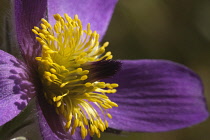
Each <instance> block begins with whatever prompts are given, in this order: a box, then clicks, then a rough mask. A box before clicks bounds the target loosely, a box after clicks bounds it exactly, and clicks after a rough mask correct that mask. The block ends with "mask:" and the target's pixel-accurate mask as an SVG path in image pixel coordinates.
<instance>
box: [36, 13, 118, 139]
mask: <svg viewBox="0 0 210 140" xmlns="http://www.w3.org/2000/svg"><path fill="white" fill-rule="evenodd" d="M54 18H55V20H56V23H55V25H54V27H52V26H51V25H50V24H49V23H48V22H47V21H46V20H45V19H42V20H41V21H42V23H41V27H42V28H38V27H34V29H32V31H33V32H34V33H35V34H37V35H38V37H36V40H37V41H39V42H40V44H41V45H42V55H41V56H40V57H36V60H37V61H39V67H38V69H39V74H40V78H41V81H42V84H43V88H44V95H45V98H46V99H47V101H48V102H49V103H50V104H52V105H54V106H55V110H56V112H57V113H58V114H59V115H61V116H62V118H64V121H65V129H66V131H70V132H71V135H73V134H74V132H75V129H76V128H77V127H80V128H81V137H82V138H83V139H84V138H85V137H86V136H87V134H88V133H89V134H90V135H91V136H93V135H94V134H96V135H97V136H98V137H100V132H101V131H102V132H103V131H104V130H105V129H106V128H107V127H108V122H107V120H106V117H109V118H112V116H111V115H110V114H109V113H108V112H107V109H110V108H112V107H117V106H118V105H117V104H116V103H114V102H112V101H111V100H110V99H109V98H108V97H107V96H106V93H115V92H116V89H115V88H116V87H118V84H116V83H105V82H101V81H100V79H102V78H106V77H108V76H111V75H113V74H114V73H115V72H116V71H117V70H118V69H119V67H120V63H119V62H116V61H113V60H110V59H112V55H111V52H107V53H105V48H106V47H107V46H108V42H106V43H104V44H103V46H101V47H99V41H98V40H99V34H98V33H97V32H96V31H94V32H92V30H91V29H90V24H88V25H87V29H86V30H83V29H82V23H81V21H80V20H79V19H78V16H77V15H75V17H74V19H72V18H71V17H69V16H68V15H67V14H64V17H61V16H60V15H59V14H56V15H54ZM113 66H115V67H114V68H113ZM113 71H114V72H113ZM101 72H102V73H101Z"/></svg>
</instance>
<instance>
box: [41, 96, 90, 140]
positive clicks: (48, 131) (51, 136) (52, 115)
mask: <svg viewBox="0 0 210 140" xmlns="http://www.w3.org/2000/svg"><path fill="white" fill-rule="evenodd" d="M40 93H41V92H40ZM42 95H43V94H39V96H37V97H38V102H37V110H38V119H39V127H40V131H41V134H42V137H43V139H44V140H83V139H82V138H81V134H80V129H79V128H78V129H77V130H76V132H75V133H74V135H72V136H71V135H70V132H66V131H65V130H64V127H63V125H62V124H63V123H62V120H60V116H58V115H57V114H56V112H55V107H54V106H52V105H50V104H49V103H48V102H47V101H46V100H45V98H44V97H43V96H42ZM85 140H91V137H90V136H89V135H88V136H87V137H86V138H85Z"/></svg>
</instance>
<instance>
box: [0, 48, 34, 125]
mask: <svg viewBox="0 0 210 140" xmlns="http://www.w3.org/2000/svg"><path fill="white" fill-rule="evenodd" d="M29 79H30V76H29V74H28V70H27V68H26V66H25V65H24V64H23V63H22V62H20V61H19V60H17V59H16V58H15V57H14V56H12V55H10V54H8V53H6V52H4V51H1V50H0V125H3V124H5V123H6V122H8V121H9V120H11V119H13V118H14V117H15V116H16V115H18V114H19V112H20V111H21V110H22V109H23V108H24V107H25V106H26V105H27V102H28V100H29V99H30V97H32V96H33V95H34V93H35V92H34V86H33V84H32V83H31V82H30V81H29Z"/></svg>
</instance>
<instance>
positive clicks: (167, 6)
mask: <svg viewBox="0 0 210 140" xmlns="http://www.w3.org/2000/svg"><path fill="white" fill-rule="evenodd" d="M8 16H11V11H10V5H9V3H8V0H0V25H1V26H0V48H1V49H3V50H6V51H9V52H11V53H13V54H15V55H16V56H18V54H17V51H16V42H15V38H14V37H13V36H12V30H13V29H12V24H11V22H10V20H9V18H8ZM101 22H103V21H101ZM5 23H7V24H5ZM103 41H109V42H110V47H109V48H108V49H109V50H111V51H112V53H113V54H114V59H167V60H172V61H175V62H178V63H182V64H184V65H186V66H188V67H189V68H191V69H193V70H194V71H195V72H197V73H198V74H199V75H200V76H201V78H202V79H203V83H204V86H205V96H206V99H207V103H208V107H209V108H210V0H119V3H118V4H117V6H116V10H115V13H114V15H113V18H112V20H111V23H110V26H109V28H108V31H107V34H106V36H105V38H104V39H103ZM95 139H97V138H95ZM112 139H113V140H209V139H210V119H208V120H207V121H205V122H203V123H201V124H198V125H195V126H192V127H189V128H185V129H181V130H176V131H171V132H162V133H143V132H142V133H128V132H122V133H121V134H118V135H116V134H108V133H103V134H102V138H101V139H100V140H112Z"/></svg>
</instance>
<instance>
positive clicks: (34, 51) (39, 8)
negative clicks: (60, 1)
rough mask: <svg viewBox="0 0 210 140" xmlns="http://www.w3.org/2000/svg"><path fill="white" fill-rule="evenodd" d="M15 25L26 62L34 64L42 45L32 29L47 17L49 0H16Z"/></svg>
mask: <svg viewBox="0 0 210 140" xmlns="http://www.w3.org/2000/svg"><path fill="white" fill-rule="evenodd" d="M14 6H15V7H14V8H15V11H14V12H15V25H16V33H17V40H18V43H19V46H20V51H21V53H22V56H23V58H24V60H25V61H26V63H27V64H28V65H31V66H33V65H34V63H35V57H36V56H39V55H40V52H41V47H40V45H39V43H38V42H37V41H36V39H35V38H36V37H35V34H34V33H33V32H32V31H31V29H33V28H34V26H38V25H39V24H40V21H41V18H44V17H46V12H47V0H32V1H31V0H15V5H14Z"/></svg>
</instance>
